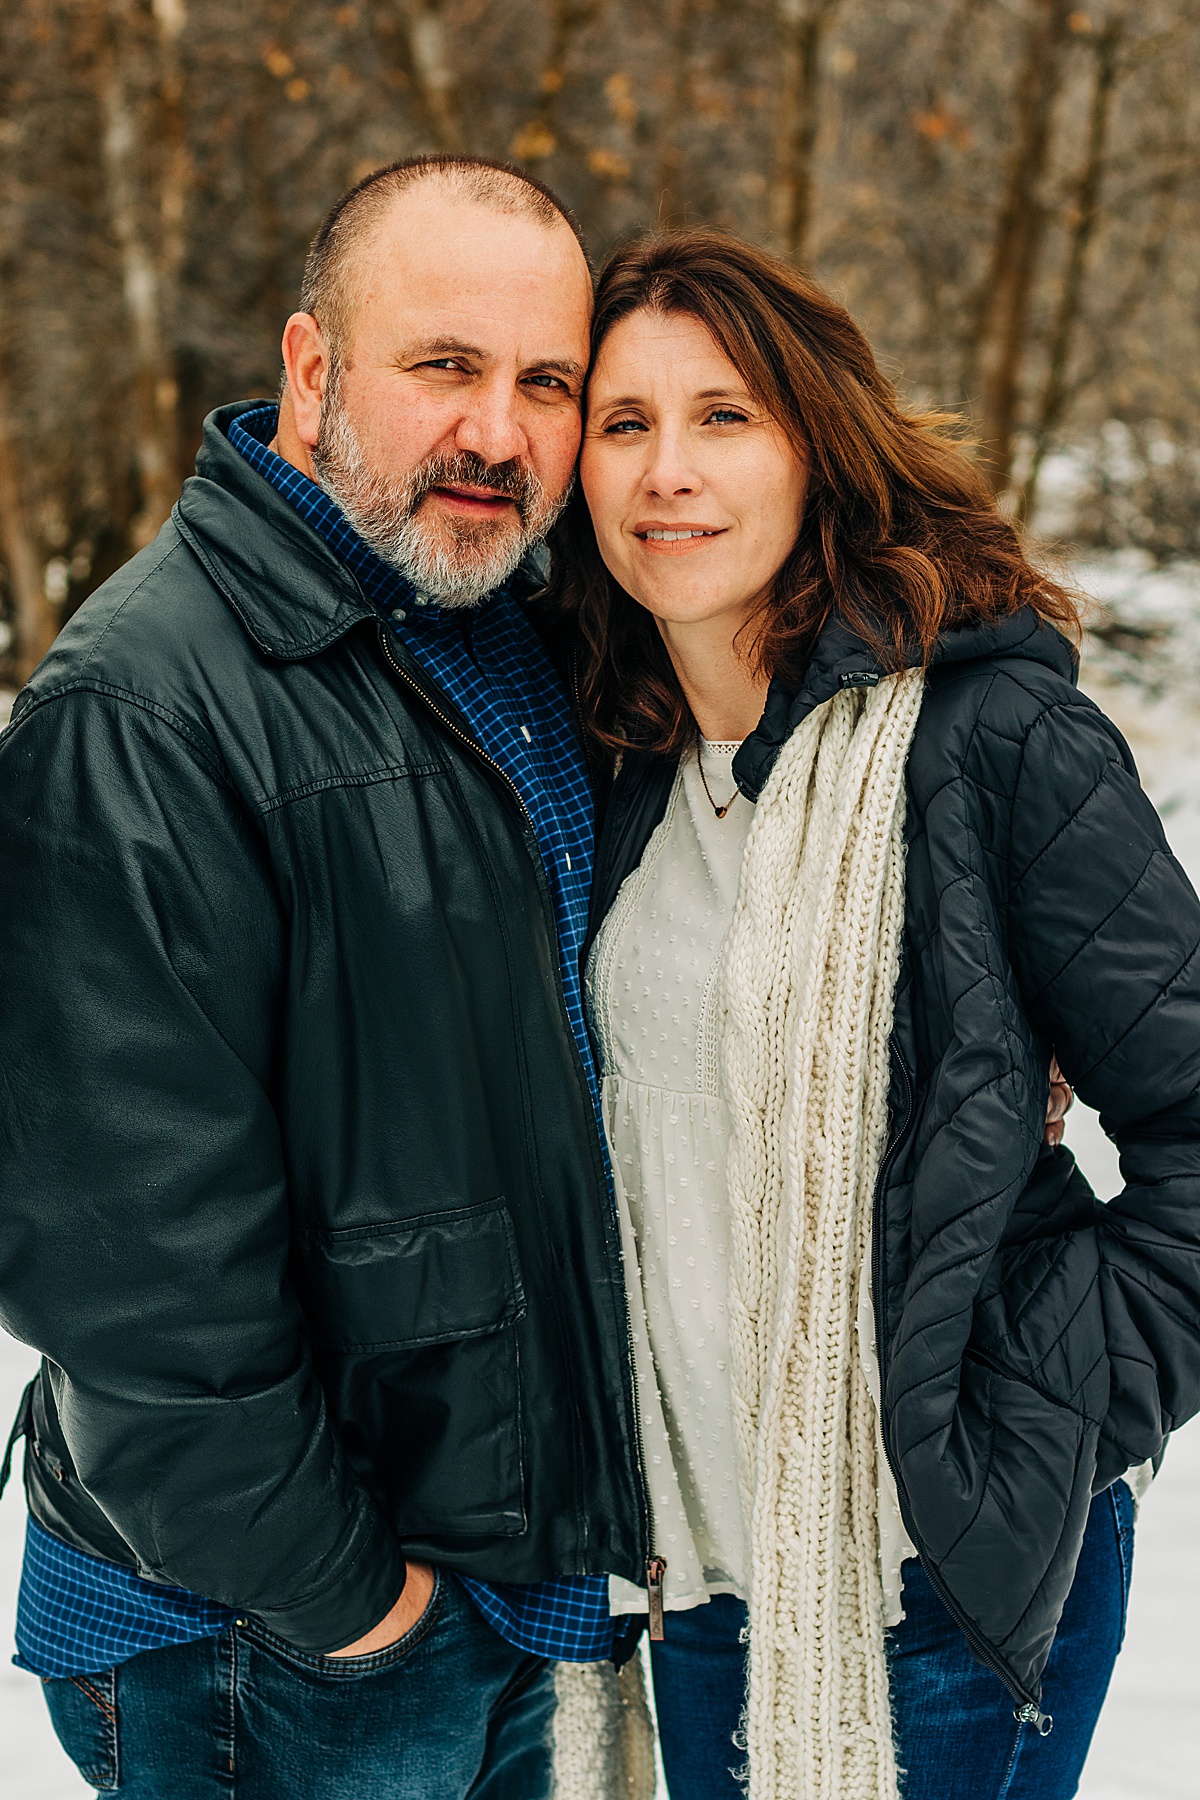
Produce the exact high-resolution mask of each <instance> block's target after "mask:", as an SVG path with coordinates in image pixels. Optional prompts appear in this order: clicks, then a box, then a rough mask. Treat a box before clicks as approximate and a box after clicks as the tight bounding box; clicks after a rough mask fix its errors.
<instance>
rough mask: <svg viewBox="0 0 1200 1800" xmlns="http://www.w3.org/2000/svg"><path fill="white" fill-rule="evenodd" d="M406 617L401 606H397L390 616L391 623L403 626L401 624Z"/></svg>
mask: <svg viewBox="0 0 1200 1800" xmlns="http://www.w3.org/2000/svg"><path fill="white" fill-rule="evenodd" d="M407 617H408V614H407V613H406V612H405V610H404V608H403V607H402V606H398V607H397V608H396V609H395V611H394V612H393V614H392V622H393V624H395V625H403V623H404V621H405V619H407Z"/></svg>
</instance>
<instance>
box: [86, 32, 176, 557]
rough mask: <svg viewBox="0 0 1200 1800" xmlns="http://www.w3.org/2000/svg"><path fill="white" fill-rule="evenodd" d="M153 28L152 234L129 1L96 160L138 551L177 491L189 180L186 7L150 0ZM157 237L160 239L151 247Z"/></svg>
mask: <svg viewBox="0 0 1200 1800" xmlns="http://www.w3.org/2000/svg"><path fill="white" fill-rule="evenodd" d="M154 15H155V23H156V25H157V27H158V51H159V100H160V107H159V111H160V114H161V128H162V130H163V132H164V136H165V138H166V143H165V156H164V162H163V175H162V180H161V185H160V191H159V203H158V208H157V211H158V220H157V225H158V229H157V232H156V233H155V234H154V237H152V236H151V234H150V231H149V230H148V225H149V221H150V219H151V218H152V217H153V213H152V210H151V208H150V206H149V204H148V194H147V187H148V185H149V173H150V171H149V164H150V147H149V145H148V144H147V143H146V142H145V140H144V136H143V133H142V131H141V129H140V122H139V118H138V108H137V99H136V96H135V94H134V92H133V83H132V80H131V68H130V62H131V32H132V25H133V21H132V18H131V5H130V0H115V4H114V5H113V7H112V14H111V17H112V30H111V33H110V37H109V41H108V44H107V46H106V48H105V52H104V54H103V56H102V58H101V63H100V103H101V109H102V116H103V122H104V135H103V155H104V169H105V176H106V181H107V189H108V203H109V214H110V217H111V220H112V228H113V235H114V237H115V238H116V241H117V247H118V249H119V251H120V255H121V270H122V277H123V285H124V292H125V309H126V312H127V314H128V317H129V323H130V328H131V332H130V335H131V343H130V351H131V358H130V360H131V363H132V367H133V376H134V457H135V461H136V464H137V471H138V479H139V483H140V487H141V501H142V505H141V510H140V512H139V513H138V514H137V515H136V517H135V518H134V520H133V522H132V524H131V526H130V536H131V539H132V541H133V543H134V545H135V547H138V548H140V547H141V546H142V545H143V544H148V543H149V542H150V539H151V538H152V537H153V536H154V534H155V532H156V531H157V530H158V529H159V527H160V526H161V525H162V523H163V521H164V520H165V519H166V518H167V516H168V514H169V513H170V510H171V507H172V506H173V505H174V502H175V497H176V494H177V493H178V491H179V468H178V456H179V419H178V412H179V384H178V381H177V378H176V371H175V358H174V355H173V351H172V348H171V344H170V341H169V336H168V319H169V317H170V310H169V309H170V297H171V294H172V292H173V289H174V286H175V281H176V278H177V275H178V270H179V265H180V263H181V262H182V257H183V216H184V205H185V199H186V188H187V179H188V168H187V146H186V138H185V133H184V126H183V119H182V113H181V102H182V85H181V82H180V77H179V67H178V49H177V44H178V36H179V32H180V30H181V29H182V26H183V23H184V17H185V15H184V7H183V0H154ZM155 237H156V238H157V242H156V241H154V239H155Z"/></svg>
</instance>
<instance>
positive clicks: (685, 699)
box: [0, 158, 1200, 1800]
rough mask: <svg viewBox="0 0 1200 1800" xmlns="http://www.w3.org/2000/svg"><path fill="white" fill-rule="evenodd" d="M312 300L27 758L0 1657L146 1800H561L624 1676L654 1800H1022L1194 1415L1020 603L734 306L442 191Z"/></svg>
mask: <svg viewBox="0 0 1200 1800" xmlns="http://www.w3.org/2000/svg"><path fill="white" fill-rule="evenodd" d="M302 304H303V310H302V311H301V312H299V313H297V314H296V315H294V316H293V317H292V318H291V319H290V320H289V322H288V325H287V328H286V331H285V334H284V341H283V350H284V360H285V364H286V382H285V385H284V388H283V393H282V398H281V401H280V404H279V406H278V407H276V406H274V405H270V406H268V405H263V404H261V403H257V402H254V403H250V404H243V405H234V406H228V407H225V408H222V409H221V410H219V411H218V412H216V413H214V414H213V415H212V417H211V418H210V419H209V420H208V422H207V425H206V429H205V437H204V444H203V448H202V450H201V453H200V457H199V461H198V464H197V475H196V477H195V479H194V480H191V481H189V482H188V483H187V484H186V485H185V487H184V490H183V494H182V496H181V498H180V501H179V504H178V506H177V508H176V510H175V513H174V516H173V518H172V520H171V522H170V523H169V524H168V525H166V526H165V527H164V529H163V531H162V532H161V533H160V535H159V537H158V539H157V540H156V541H155V543H154V544H152V545H151V546H150V547H149V548H148V549H146V550H144V551H143V552H142V553H141V554H140V555H139V556H137V557H136V558H135V559H134V560H133V561H132V562H131V563H130V564H129V565H128V566H127V567H126V568H125V569H124V570H122V571H121V572H120V573H119V574H118V575H117V576H115V577H114V578H113V579H112V580H111V581H109V582H108V583H107V584H106V585H105V586H104V587H103V588H102V589H101V590H100V591H99V592H98V593H97V594H95V595H93V597H92V598H91V599H90V600H89V601H88V602H87V604H86V605H85V606H84V607H83V608H82V610H81V611H80V612H79V613H78V614H77V615H76V616H75V618H74V619H73V620H72V621H71V623H70V624H69V625H68V627H67V628H66V630H65V631H64V632H63V634H62V636H61V637H60V639H59V641H58V643H57V645H56V646H55V648H54V650H53V651H52V652H51V654H50V655H49V657H48V658H47V659H46V661H45V662H44V663H43V664H42V666H41V668H40V669H39V670H38V672H37V674H36V675H35V676H34V678H33V680H32V681H31V682H30V684H29V686H28V687H27V688H26V689H25V690H24V692H23V693H22V695H21V696H20V698H19V700H18V702H17V706H16V709H15V711H14V717H13V723H12V725H11V727H10V728H9V730H8V732H7V733H6V734H5V736H4V738H3V740H2V741H0V841H2V858H0V919H2V924H0V934H2V935H0V1042H2V1043H3V1046H4V1076H3V1086H4V1105H3V1121H2V1125H0V1131H2V1140H0V1182H2V1193H3V1208H2V1212H0V1318H2V1320H3V1323H4V1325H5V1326H6V1327H7V1329H8V1330H10V1331H11V1332H13V1333H15V1334H16V1335H17V1336H18V1337H20V1338H22V1339H24V1340H25V1341H26V1342H27V1343H29V1344H33V1345H36V1346H37V1347H38V1348H39V1349H40V1350H41V1351H42V1352H43V1354H44V1356H45V1361H44V1362H43V1364H42V1368H41V1372H40V1374H39V1376H38V1377H37V1379H36V1380H35V1381H34V1382H33V1383H32V1384H31V1387H30V1390H29V1392H28V1394H27V1395H26V1398H25V1401H24V1403H23V1406H22V1410H21V1414H20V1416H19V1418H18V1420H17V1424H16V1428H15V1432H14V1437H16V1436H19V1435H22V1434H23V1435H24V1437H25V1440H26V1450H25V1464H26V1484H27V1490H28V1498H29V1506H30V1514H31V1517H30V1523H29V1533H28V1547H27V1556H26V1564H25V1571H24V1579H23V1584H22V1590H21V1598H20V1606H19V1614H18V1628H17V1642H18V1651H19V1656H20V1660H21V1661H22V1662H23V1664H24V1665H25V1666H26V1667H27V1668H29V1669H30V1670H32V1671H33V1672H34V1673H35V1674H37V1675H39V1676H41V1677H42V1679H43V1682H44V1691H45V1694H46V1698H47V1701H48V1704H49V1707H50V1711H51V1714H52V1717H53V1720H54V1724H55V1727H56V1729H57V1731H58V1733H59V1736H60V1738H61V1740H62V1742H63V1744H64V1746H65V1747H66V1749H67V1751H68V1753H69V1754H70V1755H71V1756H72V1757H73V1758H74V1760H75V1761H76V1763H77V1764H78V1766H79V1767H80V1769H81V1770H82V1772H83V1774H84V1775H85V1777H86V1778H87V1780H88V1781H90V1782H91V1783H92V1785H93V1786H94V1787H96V1788H97V1789H99V1790H100V1791H101V1792H112V1793H115V1794H119V1795H126V1796H129V1797H130V1800H209V1797H210V1796H213V1797H215V1796H217V1795H225V1794H228V1795H233V1796H237V1800H294V1797H297V1796H312V1797H313V1800H465V1797H466V1796H468V1795H469V1796H471V1797H472V1800H543V1797H544V1796H548V1795H549V1794H550V1792H551V1791H552V1786H553V1783H554V1779H555V1777H554V1769H553V1745H554V1740H555V1666H556V1665H560V1666H562V1665H569V1664H572V1663H575V1664H589V1665H600V1664H603V1663H605V1662H606V1661H607V1662H608V1664H609V1666H610V1667H611V1665H612V1664H613V1663H615V1664H618V1665H620V1664H622V1663H626V1662H628V1660H629V1659H630V1658H631V1657H632V1656H633V1654H634V1652H635V1649H636V1646H637V1640H638V1638H639V1636H640V1634H641V1632H642V1631H643V1630H644V1629H645V1628H646V1627H647V1625H648V1629H649V1637H650V1659H651V1664H652V1670H653V1682H654V1697H655V1706H656V1711H657V1720H658V1730H659V1736H660V1741H661V1746H662V1753H663V1759H664V1764H665V1769H666V1777H667V1782H668V1786H669V1789H670V1793H671V1796H672V1800H711V1797H715V1796H730V1797H732V1796H734V1795H736V1794H738V1793H740V1792H742V1787H741V1776H742V1771H743V1770H746V1769H748V1781H749V1792H750V1795H751V1796H752V1797H753V1800H860V1797H861V1800H895V1796H897V1795H899V1794H902V1795H903V1796H904V1797H905V1800H985V1797H991V1796H995V1797H997V1800H998V1797H999V1796H1001V1795H1004V1796H1007V1797H1008V1800H1017V1797H1018V1796H1021V1797H1030V1800H1031V1797H1033V1796H1038V1797H1044V1800H1058V1797H1059V1796H1062V1797H1063V1800H1066V1796H1068V1795H1070V1794H1072V1793H1074V1791H1075V1786H1076V1782H1077V1779H1078V1775H1079V1771H1080V1769H1081V1767H1082V1763H1083V1759H1084V1756H1085V1753H1086V1750H1087V1745H1088V1740H1089V1737H1090V1734H1091V1731H1092V1728H1093V1725H1094V1723H1095V1720H1096V1717H1097V1713H1098V1711H1099V1707H1100V1705H1101V1702H1102V1700H1103V1696H1104V1691H1105V1687H1106V1684H1107V1682H1108V1678H1109V1674H1110V1672H1111V1669H1112V1666H1113V1661H1114V1658H1115V1656H1116V1653H1117V1649H1118V1646H1119V1644H1120V1639H1121V1633H1122V1629H1123V1624H1124V1614H1125V1602H1126V1595H1127V1591H1128V1580H1129V1567H1130V1557H1131V1548H1132V1516H1133V1494H1132V1491H1131V1483H1135V1482H1136V1479H1137V1476H1136V1473H1135V1472H1136V1471H1138V1470H1139V1469H1140V1468H1141V1466H1142V1465H1146V1464H1148V1463H1150V1462H1151V1461H1153V1460H1154V1459H1156V1458H1157V1457H1158V1456H1159V1455H1160V1454H1161V1452H1162V1449H1163V1445H1164V1441H1165V1439H1166V1436H1167V1434H1168V1432H1169V1431H1170V1430H1171V1429H1172V1428H1173V1427H1174V1426H1176V1425H1178V1424H1179V1423H1181V1422H1182V1421H1183V1420H1185V1419H1186V1418H1187V1417H1189V1416H1190V1415H1191V1414H1192V1413H1194V1412H1195V1411H1196V1410H1197V1408H1198V1407H1200V1256H1198V1251H1200V969H1198V966H1197V960H1196V951H1197V945H1198V943H1200V906H1198V905H1197V901H1196V898H1195V896H1194V895H1193V893H1192V891H1191V889H1190V887H1189V886H1188V883H1187V881H1186V880H1185V878H1184V876H1183V874H1182V873H1181V871H1180V869H1179V867H1178V865H1177V864H1176V863H1175V861H1174V860H1173V858H1172V856H1171V854H1170V852H1169V850H1168V848H1167V845H1166V843H1165V840H1164V838H1163V834H1162V831H1161V828H1160V826H1159V823H1158V820H1157V818H1156V817H1155V814H1154V812H1153V810H1152V808H1151V806H1150V805H1149V803H1148V801H1147V800H1146V799H1145V798H1144V796H1143V795H1142V793H1141V791H1140V789H1139V786H1138V782H1137V777H1136V773H1135V771H1134V768H1133V765H1132V761H1131V759H1130V756H1129V753H1128V751H1127V750H1126V748H1125V746H1124V744H1123V743H1122V741H1121V739H1120V737H1119V736H1118V734H1117V733H1116V731H1115V730H1114V729H1113V727H1112V726H1111V725H1110V724H1109V723H1108V722H1107V721H1106V720H1105V718H1104V717H1103V716H1102V715H1101V714H1100V713H1099V712H1098V711H1097V710H1096V708H1095V707H1094V706H1093V705H1091V703H1090V702H1088V701H1087V700H1085V699H1083V698H1082V697H1081V696H1080V695H1079V694H1078V693H1077V692H1076V690H1075V687H1074V685H1073V683H1074V668H1075V658H1074V654H1073V652H1072V649H1071V647H1070V643H1069V641H1068V639H1069V633H1070V631H1071V630H1072V628H1073V627H1074V623H1075V617H1074V609H1073V607H1072V603H1071V600H1070V598H1069V596H1068V595H1067V594H1066V593H1065V592H1064V591H1063V589H1062V588H1060V587H1058V586H1056V585H1055V584H1054V583H1053V582H1052V581H1050V580H1049V579H1048V578H1047V577H1046V576H1045V575H1044V574H1043V573H1041V572H1039V571H1038V570H1036V569H1035V568H1034V567H1033V566H1032V565H1031V564H1030V562H1029V561H1028V560H1027V558H1026V556H1025V553H1024V552H1023V550H1022V548H1021V544H1020V542H1019V539H1018V537H1017V535H1016V533H1015V532H1014V531H1013V529H1012V528H1011V527H1010V526H1009V525H1008V524H1007V523H1006V522H1005V520H1004V519H1003V518H1002V517H1001V516H1000V515H999V513H998V512H997V510H996V508H995V506H994V504H993V503H992V501H991V499H990V498H989V496H988V493H987V491H986V489H985V487H984V485H983V483H982V481H981V479H980V477H979V476H978V474H977V473H976V472H975V470H974V469H973V467H972V465H971V464H970V463H969V462H968V461H967V460H966V459H965V458H964V456H963V455H962V453H961V452H960V451H959V450H958V449H957V448H955V447H954V445H953V444H952V443H951V442H949V441H948V440H947V439H946V437H944V436H942V435H940V434H939V430H938V427H937V422H936V421H933V420H929V419H923V418H919V417H913V416H911V415H909V414H906V413H905V412H903V411H902V410H900V408H899V406H898V404H897V401H896V398H895V395H894V393H893V391H892V389H891V387H890V386H889V384H888V383H887V381H886V380H885V379H884V378H883V377H882V376H881V374H880V372H879V370H878V368H877V366H876V364H875V362H874V360H873V358H872V355H871V352H870V349H869V348H868V346H867V344H866V343H865V341H864V339H863V337H862V335H861V333H860V332H859V331H858V330H857V328H856V327H855V326H854V325H853V323H852V322H851V320H850V319H849V318H848V316H847V315H846V313H845V312H844V311H843V310H842V308H841V307H839V306H838V305H836V304H835V303H834V302H833V301H831V300H830V299H829V298H827V297H826V296H825V295H824V294H822V293H821V291H820V290H819V289H818V288H816V287H815V286H814V285H813V284H812V283H811V282H810V281H809V280H808V279H806V278H805V277H803V276H801V275H799V274H797V273H796V272H795V271H794V270H792V269H790V268H787V267H785V266H784V265H782V264H780V263H778V262H775V261H774V260H772V259H771V258H770V257H768V256H766V255H764V254H763V253H761V252H760V251H758V250H756V249H753V248H751V247H750V246H748V245H745V244H742V243H740V242H738V241H737V240H736V239H732V238H726V237H722V236H720V235H718V234H715V233H711V232H707V231H699V230H687V231H682V232H678V233H674V234H667V235H661V236H655V237H651V238H648V239H644V240H641V241H638V242H635V243H634V244H632V245H630V246H628V247H627V248H625V249H623V250H621V251H619V252H618V253H617V254H616V255H615V256H614V257H613V258H612V260H611V261H610V262H609V264H608V266H607V267H606V268H605V270H604V271H603V273H602V275H601V277H600V279H599V283H598V287H597V288H596V291H595V294H593V284H592V280H591V276H590V273H589V270H588V266H587V263H586V260H585V257H584V254H583V251H582V249H581V246H580V243H579V240H578V236H577V232H576V230H575V227H574V225H573V223H572V221H571V219H570V216H569V214H567V213H566V212H565V211H564V209H563V208H562V207H561V205H560V204H559V202H558V201H557V200H556V199H555V198H554V196H553V195H551V194H550V193H549V192H548V191H547V190H545V189H543V188H542V187H540V186H539V185H538V184H537V183H536V182H533V181H531V180H530V179H529V178H528V177H526V176H524V175H522V174H519V173H517V172H515V171H512V170H509V169H506V168H504V167H501V166H498V165H492V164H487V163H482V162H476V161H474V160H473V159H468V158H419V159H416V160H414V161H411V162H408V163H405V164H400V165H397V166H396V167H394V168H392V169H388V170H384V171H381V172H380V173H378V174H376V175H374V176H371V177H369V178H368V179H367V180H366V181H364V182H363V183H361V184H360V186H359V187H357V188H356V189H355V190H353V192H351V193H350V194H348V195H347V196H346V197H345V198H344V199H343V200H342V201H341V202H339V204H338V206H337V207H336V208H335V209H334V211H333V212H332V213H331V215H330V216H329V218H328V219H327V220H326V222H325V224H324V225H323V227H322V229H321V231H320V233H319V235H318V237H317V239H316V241H315V243H314V246H313V250H312V253H311V256H310V260H309V264H308V270H307V275H306V283H305V289H304V296H303V303H302ZM577 468H578V481H577V486H576V488H575V490H574V493H573V494H572V480H573V477H574V476H575V474H576V469H577ZM1055 1059H1057V1065H1061V1070H1062V1072H1063V1074H1064V1075H1065V1079H1066V1080H1067V1081H1070V1082H1072V1083H1074V1084H1076V1085H1077V1086H1078V1088H1079V1090H1080V1092H1081V1093H1082V1094H1083V1096H1084V1098H1085V1099H1086V1100H1087V1101H1088V1103H1089V1104H1091V1105H1094V1106H1097V1107H1098V1108H1099V1109H1100V1110H1101V1112H1102V1115H1103V1117H1104V1122H1105V1125H1106V1127H1107V1129H1108V1131H1109V1132H1110V1134H1111V1135H1112V1137H1113V1138H1114V1139H1115V1141H1116V1142H1117V1143H1118V1145H1119V1147H1120V1150H1121V1156H1122V1171H1123V1176H1124V1179H1125V1183H1126V1186H1125V1189H1124V1191H1123V1193H1122V1194H1121V1195H1120V1196H1119V1197H1118V1198H1117V1199H1115V1200H1113V1201H1112V1203H1111V1204H1110V1205H1107V1206H1104V1205H1100V1204H1099V1203H1098V1201H1097V1198H1096V1196H1095V1195H1094V1194H1093V1193H1092V1191H1091V1189H1090V1188H1089V1186H1088V1184H1087V1182H1086V1181H1085V1180H1084V1179H1083V1177H1082V1175H1081V1174H1080V1173H1079V1171H1078V1170H1077V1169H1076V1167H1075V1165H1074V1162H1073V1160H1072V1158H1071V1156H1070V1155H1069V1153H1068V1152H1067V1151H1066V1150H1065V1149H1064V1148H1063V1147H1062V1146H1061V1144H1060V1143H1058V1139H1059V1138H1060V1137H1061V1125H1060V1124H1059V1123H1058V1120H1059V1119H1060V1118H1061V1111H1062V1105H1063V1098H1064V1094H1065V1091H1066V1090H1065V1084H1064V1081H1063V1077H1062V1076H1060V1074H1059V1069H1058V1067H1057V1066H1056V1061H1055ZM10 1449H11V1446H10ZM559 1685H560V1687H562V1689H563V1691H564V1692H567V1691H570V1684H569V1682H565V1681H564V1680H563V1679H562V1677H561V1675H560V1677H559ZM1052 1722H1053V1730H1051V1725H1052ZM561 1725H562V1720H561V1718H560V1720H559V1726H560V1729H559V1732H558V1736H559V1740H560V1749H561V1740H562V1737H563V1732H562V1730H561ZM596 1728H597V1729H599V1728H598V1726H597V1727H596ZM583 1729H584V1731H585V1734H586V1729H587V1726H586V1721H585V1724H584V1727H583ZM585 1748H586V1744H585ZM572 1782H574V1784H575V1785H574V1789H572ZM571 1791H582V1792H587V1793H590V1794H591V1795H595V1796H596V1800H605V1794H604V1792H603V1791H602V1789H601V1788H600V1787H599V1786H596V1785H595V1784H593V1785H592V1786H591V1787H590V1789H589V1787H588V1784H587V1779H586V1776H585V1777H579V1776H578V1774H576V1775H574V1776H569V1775H565V1774H563V1773H562V1771H561V1769H560V1773H559V1777H558V1792H559V1793H560V1794H565V1793H568V1792H571Z"/></svg>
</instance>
